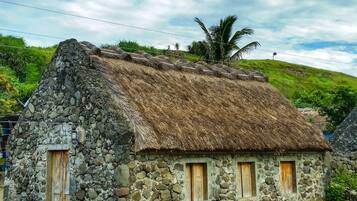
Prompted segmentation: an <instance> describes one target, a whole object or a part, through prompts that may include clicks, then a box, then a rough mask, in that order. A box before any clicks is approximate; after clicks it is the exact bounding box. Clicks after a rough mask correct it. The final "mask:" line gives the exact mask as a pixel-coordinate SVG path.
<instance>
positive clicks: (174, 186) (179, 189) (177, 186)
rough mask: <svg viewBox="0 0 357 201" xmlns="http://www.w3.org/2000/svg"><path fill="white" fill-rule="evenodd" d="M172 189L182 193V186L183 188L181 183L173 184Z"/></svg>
mask: <svg viewBox="0 0 357 201" xmlns="http://www.w3.org/2000/svg"><path fill="white" fill-rule="evenodd" d="M172 190H173V191H174V192H176V193H181V191H182V188H181V186H180V185H179V184H175V185H173V186H172Z"/></svg>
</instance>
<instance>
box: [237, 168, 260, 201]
mask: <svg viewBox="0 0 357 201" xmlns="http://www.w3.org/2000/svg"><path fill="white" fill-rule="evenodd" d="M237 177H238V192H239V197H254V196H255V195H256V189H255V167H254V163H238V172H237Z"/></svg>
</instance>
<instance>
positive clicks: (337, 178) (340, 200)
mask: <svg viewBox="0 0 357 201" xmlns="http://www.w3.org/2000/svg"><path fill="white" fill-rule="evenodd" d="M347 189H350V190H355V191H357V173H350V172H347V171H345V170H339V171H338V172H337V174H336V175H334V176H333V177H332V178H331V181H330V183H329V185H328V186H327V188H326V201H347V200H346V199H344V194H345V192H346V190H347Z"/></svg>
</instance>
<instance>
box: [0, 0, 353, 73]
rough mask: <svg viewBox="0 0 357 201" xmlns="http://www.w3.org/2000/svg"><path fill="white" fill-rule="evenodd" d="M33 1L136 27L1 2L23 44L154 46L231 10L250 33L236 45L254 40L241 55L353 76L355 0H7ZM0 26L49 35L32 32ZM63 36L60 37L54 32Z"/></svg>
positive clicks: (3, 20) (181, 39) (4, 21)
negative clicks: (131, 43) (66, 42)
mask: <svg viewBox="0 0 357 201" xmlns="http://www.w3.org/2000/svg"><path fill="white" fill-rule="evenodd" d="M11 2H17V3H22V4H27V5H32V6H37V7H41V8H47V9H52V10H58V11H63V12H66V13H71V14H75V15H81V16H87V17H91V18H96V19H101V20H108V21H112V22H116V23H118V24H125V25H130V26H137V27H144V28H146V29H151V30H157V31H163V32H169V33H174V34H163V33H158V32H151V31H147V30H142V29H135V28H130V27H127V26H120V25H118V24H116V25H115V24H109V23H103V22H98V21H93V20H88V19H82V18H76V17H73V16H65V15H60V14H54V13H49V12H46V11H40V10H35V9H31V8H25V7H20V6H15V5H9V4H4V3H1V0H0V33H1V34H3V35H10V34H11V35H15V36H21V37H23V38H24V39H25V41H26V42H27V44H28V45H34V46H50V45H54V44H56V43H58V42H59V41H61V40H63V39H65V38H76V39H78V40H80V41H82V40H86V41H89V42H91V43H94V44H96V45H102V44H115V43H118V42H119V41H121V40H133V41H137V42H138V43H140V44H144V45H148V46H154V47H158V48H167V46H168V45H171V47H173V44H174V43H179V44H180V49H186V47H187V45H188V44H190V43H191V42H192V41H193V40H202V39H204V34H203V32H202V30H201V29H200V28H199V27H198V26H197V24H196V23H195V22H194V20H193V18H194V17H199V18H200V19H201V20H202V21H203V22H204V23H205V24H206V25H207V26H211V25H214V24H217V23H218V22H219V20H220V19H221V18H224V17H225V16H228V15H236V16H237V17H238V21H237V23H236V24H235V30H239V29H242V28H244V27H249V28H252V29H254V31H255V34H254V35H252V36H249V37H246V38H244V39H242V40H241V41H240V42H239V43H238V46H243V45H244V44H246V43H248V42H251V41H258V42H259V43H260V44H261V46H260V47H258V49H257V50H254V51H252V52H251V53H249V54H247V55H245V58H247V59H272V54H273V52H276V53H277V56H276V59H278V60H283V61H288V62H293V63H298V64H305V65H309V66H314V67H318V68H323V69H328V70H333V71H339V72H343V73H346V74H350V75H353V76H357V25H356V21H357V12H356V11H357V0H348V1H347V0H338V1H336V0H319V1H318V0H304V1H301V0H235V1H234V0H176V1H173V0H131V1H129V0H95V1H94V0H93V1H91V0H51V1H42V0H31V1H28V0H27V1H25V0H22V1H21V0H14V1H11ZM4 29H11V30H18V31H22V32H33V33H39V34H46V35H50V36H56V37H58V38H60V39H53V38H46V37H39V36H32V35H29V34H24V33H15V32H11V31H5V30H4ZM62 38H63V39H62Z"/></svg>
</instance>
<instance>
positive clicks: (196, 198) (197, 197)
mask: <svg viewBox="0 0 357 201" xmlns="http://www.w3.org/2000/svg"><path fill="white" fill-rule="evenodd" d="M186 198H188V200H191V201H203V200H207V166H206V164H203V163H191V164H187V165H186Z"/></svg>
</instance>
